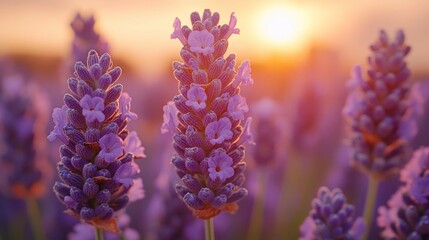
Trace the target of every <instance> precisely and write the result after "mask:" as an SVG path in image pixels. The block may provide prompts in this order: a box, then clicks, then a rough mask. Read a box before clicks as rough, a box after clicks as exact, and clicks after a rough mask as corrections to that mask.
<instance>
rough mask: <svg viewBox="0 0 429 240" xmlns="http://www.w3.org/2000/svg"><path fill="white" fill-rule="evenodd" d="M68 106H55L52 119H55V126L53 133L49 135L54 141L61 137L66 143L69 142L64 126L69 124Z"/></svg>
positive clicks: (50, 139)
mask: <svg viewBox="0 0 429 240" xmlns="http://www.w3.org/2000/svg"><path fill="white" fill-rule="evenodd" d="M66 111H67V106H65V105H64V106H63V107H62V108H54V111H53V112H52V119H53V120H54V123H55V126H54V129H53V130H52V131H51V133H50V134H49V135H48V140H49V141H51V142H52V141H54V140H55V139H57V138H58V139H60V140H61V141H62V142H63V143H64V144H67V142H68V141H67V138H66V136H65V135H64V131H63V129H64V127H65V126H66V125H67V123H68V120H67V114H66Z"/></svg>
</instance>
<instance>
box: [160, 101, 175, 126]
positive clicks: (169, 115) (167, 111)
mask: <svg viewBox="0 0 429 240" xmlns="http://www.w3.org/2000/svg"><path fill="white" fill-rule="evenodd" d="M162 110H164V115H163V116H162V118H163V122H162V125H161V133H167V132H172V133H173V132H174V131H175V129H176V127H177V125H178V124H179V119H178V118H177V111H178V110H177V108H176V105H175V104H174V102H173V101H169V102H168V103H167V104H166V105H165V106H164V107H162Z"/></svg>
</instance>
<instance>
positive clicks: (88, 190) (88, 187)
mask: <svg viewBox="0 0 429 240" xmlns="http://www.w3.org/2000/svg"><path fill="white" fill-rule="evenodd" d="M99 188H100V187H99V186H98V184H97V183H95V182H94V179H92V178H88V179H86V182H85V184H84V185H83V193H85V195H86V196H87V197H88V198H94V197H95V196H96V195H97V193H98V189H99Z"/></svg>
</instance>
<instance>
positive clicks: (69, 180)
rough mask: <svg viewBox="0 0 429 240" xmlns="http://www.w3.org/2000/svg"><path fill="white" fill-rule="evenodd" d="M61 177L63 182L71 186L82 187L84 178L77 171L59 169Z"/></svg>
mask: <svg viewBox="0 0 429 240" xmlns="http://www.w3.org/2000/svg"><path fill="white" fill-rule="evenodd" d="M59 175H60V178H61V180H62V181H63V182H65V183H66V184H68V185H70V186H75V187H82V186H83V178H82V177H81V176H79V175H77V174H75V173H71V172H70V171H67V170H60V171H59Z"/></svg>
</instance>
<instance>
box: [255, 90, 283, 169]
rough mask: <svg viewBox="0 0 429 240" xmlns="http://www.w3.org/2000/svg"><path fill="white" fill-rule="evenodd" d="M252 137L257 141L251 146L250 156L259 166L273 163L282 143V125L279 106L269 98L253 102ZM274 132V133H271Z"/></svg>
mask: <svg viewBox="0 0 429 240" xmlns="http://www.w3.org/2000/svg"><path fill="white" fill-rule="evenodd" d="M253 109H254V111H253V115H254V116H255V120H256V122H255V125H254V127H253V130H254V139H255V142H257V143H258V145H257V146H255V147H253V148H252V151H251V153H252V156H253V159H254V160H255V163H256V165H257V166H259V167H265V166H270V165H274V163H275V161H276V160H277V158H278V157H279V154H280V153H279V151H278V150H279V145H280V144H281V143H282V137H283V133H284V132H285V131H284V129H285V127H284V125H283V122H284V121H282V120H283V119H280V114H279V112H280V111H281V110H280V107H279V106H278V104H277V103H276V102H275V101H274V100H272V99H270V98H264V99H261V100H259V101H258V102H256V103H255V104H254V108H253ZM273 133H276V134H273Z"/></svg>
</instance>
